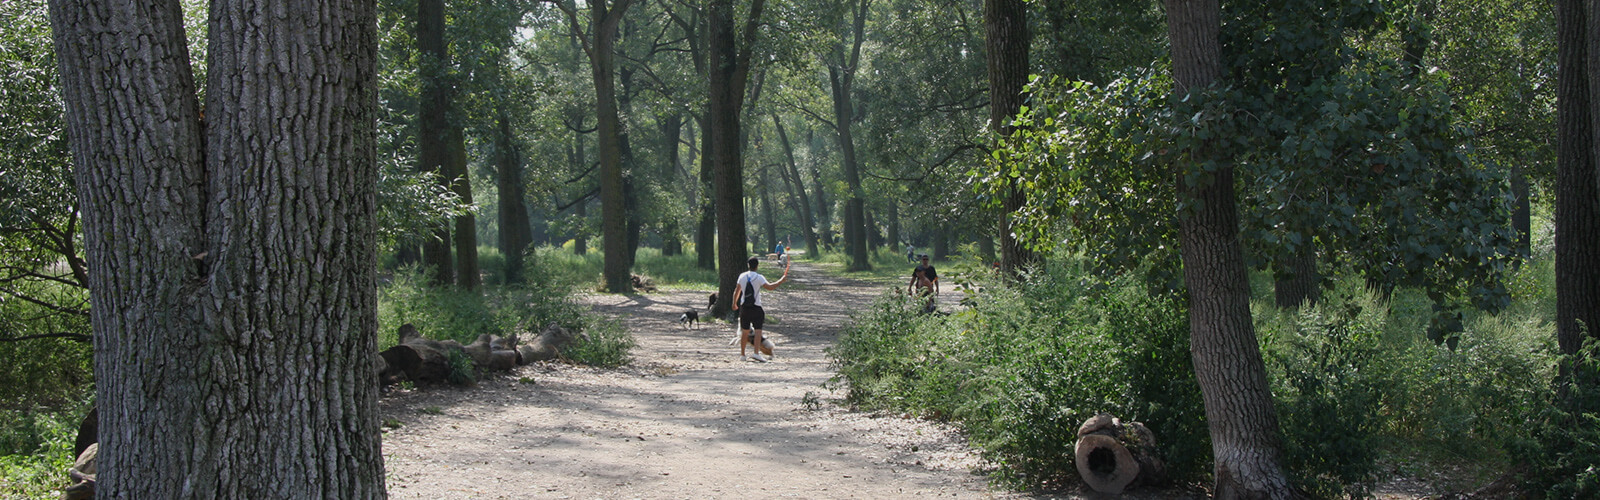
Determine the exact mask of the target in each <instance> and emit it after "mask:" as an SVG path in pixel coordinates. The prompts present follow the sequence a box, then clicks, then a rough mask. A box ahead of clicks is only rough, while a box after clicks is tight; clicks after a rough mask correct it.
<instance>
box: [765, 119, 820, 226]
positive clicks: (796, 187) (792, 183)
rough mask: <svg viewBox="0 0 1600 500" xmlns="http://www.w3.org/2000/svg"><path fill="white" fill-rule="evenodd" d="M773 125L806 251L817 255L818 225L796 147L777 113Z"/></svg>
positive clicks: (786, 181) (785, 178) (781, 170)
mask: <svg viewBox="0 0 1600 500" xmlns="http://www.w3.org/2000/svg"><path fill="white" fill-rule="evenodd" d="M772 125H773V126H774V127H776V128H777V129H778V140H779V141H780V142H782V144H783V157H784V160H786V163H785V166H787V167H788V168H787V170H785V169H780V172H787V175H784V176H783V177H784V181H785V183H786V184H785V185H786V186H788V188H789V197H790V198H792V199H794V205H795V212H797V213H799V214H800V231H801V236H802V237H804V238H805V240H806V253H807V254H808V255H817V254H818V252H819V250H820V249H819V248H818V245H817V243H818V241H817V231H816V226H815V224H814V223H813V220H812V218H811V200H810V199H809V197H808V196H806V185H805V182H804V181H803V180H801V178H800V167H799V166H798V165H796V164H795V161H794V148H793V147H791V146H790V144H789V133H788V132H786V131H784V129H783V120H781V119H779V118H778V115H777V114H773V115H772Z"/></svg>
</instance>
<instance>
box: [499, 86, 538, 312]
mask: <svg viewBox="0 0 1600 500" xmlns="http://www.w3.org/2000/svg"><path fill="white" fill-rule="evenodd" d="M496 121H498V123H496V126H497V127H498V131H497V133H496V134H495V154H496V155H497V156H496V158H495V165H496V168H495V174H496V175H495V180H496V184H497V187H498V190H499V192H500V242H499V243H500V253H502V254H504V255H505V258H506V263H505V266H506V267H505V269H504V270H503V271H502V272H503V274H504V275H505V280H506V283H507V284H520V283H522V282H523V279H522V257H523V252H526V251H527V250H528V245H529V244H530V243H532V241H533V228H532V226H531V225H530V224H529V222H528V207H527V204H526V202H525V201H524V200H523V198H525V197H526V194H525V192H524V187H523V184H522V154H521V152H520V151H519V150H518V148H517V146H516V137H513V136H512V135H511V116H510V115H508V114H506V112H505V111H503V110H502V111H501V112H500V114H499V117H498V118H496Z"/></svg>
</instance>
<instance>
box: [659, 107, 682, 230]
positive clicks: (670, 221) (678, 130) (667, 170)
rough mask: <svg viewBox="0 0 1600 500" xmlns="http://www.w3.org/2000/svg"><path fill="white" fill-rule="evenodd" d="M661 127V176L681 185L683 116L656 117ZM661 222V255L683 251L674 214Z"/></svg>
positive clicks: (673, 183)
mask: <svg viewBox="0 0 1600 500" xmlns="http://www.w3.org/2000/svg"><path fill="white" fill-rule="evenodd" d="M656 123H657V125H658V126H660V127H661V147H662V152H663V153H666V159H665V160H664V161H662V163H661V178H662V179H665V180H667V185H669V186H681V185H682V184H680V183H679V182H678V181H675V180H673V179H678V178H679V177H678V169H679V166H678V137H679V136H681V135H682V134H683V116H682V115H679V114H677V113H673V114H670V115H665V116H660V117H657V119H656ZM665 217H666V219H665V220H664V221H662V224H661V226H662V227H661V255H662V256H666V257H671V256H674V255H679V254H682V253H683V235H682V234H681V233H682V231H681V228H680V226H679V222H680V221H681V218H680V217H678V216H677V215H676V214H666V216H665Z"/></svg>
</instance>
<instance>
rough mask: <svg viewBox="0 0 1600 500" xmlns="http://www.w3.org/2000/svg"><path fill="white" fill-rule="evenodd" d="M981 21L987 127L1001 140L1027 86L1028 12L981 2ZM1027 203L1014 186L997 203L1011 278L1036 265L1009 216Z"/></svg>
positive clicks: (1012, 0)
mask: <svg viewBox="0 0 1600 500" xmlns="http://www.w3.org/2000/svg"><path fill="white" fill-rule="evenodd" d="M983 19H984V23H983V24H984V33H985V36H984V46H985V48H986V49H987V51H988V55H989V59H988V61H987V63H988V70H989V99H990V100H989V126H990V127H992V128H994V131H995V133H996V134H998V135H999V136H1000V137H1001V138H1002V139H1003V138H1005V137H1009V136H1010V135H1011V130H1012V126H1011V120H1012V118H1014V117H1015V116H1017V112H1018V111H1020V110H1021V109H1022V101H1023V95H1022V88H1023V86H1025V85H1027V83H1028V43H1029V42H1030V41H1031V40H1030V39H1029V35H1028V8H1027V5H1026V4H1024V3H1023V0H984V2H983ZM1013 182H1020V179H1015V180H1013ZM1026 203H1027V197H1026V195H1025V194H1024V193H1023V192H1022V188H1021V187H1020V186H1017V185H1012V186H1010V187H1009V188H1007V194H1006V196H1005V197H1003V198H1001V200H1000V220H999V222H998V226H997V233H998V234H999V236H1000V269H1001V270H1002V271H1004V272H1005V274H1006V275H1007V276H1010V277H1013V278H1015V277H1017V275H1018V273H1020V272H1021V271H1022V269H1023V268H1024V267H1027V266H1029V265H1032V264H1033V263H1034V262H1036V261H1038V256H1037V255H1036V254H1034V253H1033V252H1031V251H1029V250H1028V249H1027V247H1025V246H1023V245H1022V242H1020V241H1018V240H1017V237H1016V235H1015V232H1014V231H1013V230H1012V229H1011V224H1012V222H1011V214H1012V213H1015V212H1017V211H1018V210H1021V209H1022V206H1023V205H1025V204H1026Z"/></svg>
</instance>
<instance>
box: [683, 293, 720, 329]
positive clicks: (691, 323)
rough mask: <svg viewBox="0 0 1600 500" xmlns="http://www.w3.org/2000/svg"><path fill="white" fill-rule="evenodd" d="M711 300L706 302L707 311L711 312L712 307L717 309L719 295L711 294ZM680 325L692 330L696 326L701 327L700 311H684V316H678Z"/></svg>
mask: <svg viewBox="0 0 1600 500" xmlns="http://www.w3.org/2000/svg"><path fill="white" fill-rule="evenodd" d="M709 299H710V300H708V301H707V302H706V310H707V311H710V310H711V308H712V307H716V305H717V294H714V293H713V294H711V297H709ZM678 323H679V324H681V325H683V327H684V328H692V327H695V326H699V324H700V311H698V310H695V309H690V310H687V311H684V312H683V315H681V316H678Z"/></svg>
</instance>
